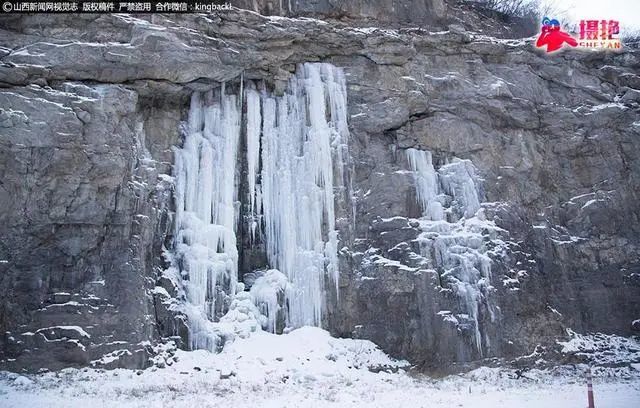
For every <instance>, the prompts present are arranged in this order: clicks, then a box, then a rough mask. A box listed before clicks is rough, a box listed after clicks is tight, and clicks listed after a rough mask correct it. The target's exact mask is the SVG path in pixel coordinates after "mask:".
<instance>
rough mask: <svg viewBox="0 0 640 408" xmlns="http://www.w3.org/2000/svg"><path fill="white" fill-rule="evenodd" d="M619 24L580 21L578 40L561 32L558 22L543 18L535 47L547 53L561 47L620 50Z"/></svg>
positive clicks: (613, 21) (607, 21) (605, 21)
mask: <svg viewBox="0 0 640 408" xmlns="http://www.w3.org/2000/svg"><path fill="white" fill-rule="evenodd" d="M619 33H620V24H619V23H618V21H616V20H581V21H580V38H579V39H578V38H576V37H574V36H572V35H571V34H569V33H567V32H565V31H562V29H561V28H560V22H559V21H558V20H556V19H555V18H554V19H549V17H545V18H544V19H543V20H542V28H541V29H540V35H539V36H538V40H537V41H536V47H538V48H545V47H546V51H547V52H555V51H558V50H560V49H561V48H562V47H564V46H565V44H566V45H567V46H570V47H577V48H579V49H583V50H584V49H589V50H603V49H605V50H613V51H616V50H620V49H621V48H622V42H621V41H620V39H619V38H617V36H618V34H619Z"/></svg>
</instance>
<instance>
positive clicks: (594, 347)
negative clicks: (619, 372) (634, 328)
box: [558, 329, 640, 368]
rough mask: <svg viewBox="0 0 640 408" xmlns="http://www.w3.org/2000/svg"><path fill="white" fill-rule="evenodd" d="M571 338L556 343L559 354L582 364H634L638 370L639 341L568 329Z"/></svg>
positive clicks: (639, 359)
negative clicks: (577, 360)
mask: <svg viewBox="0 0 640 408" xmlns="http://www.w3.org/2000/svg"><path fill="white" fill-rule="evenodd" d="M567 334H569V336H571V338H570V339H569V340H567V341H558V344H559V345H560V346H561V347H562V349H561V353H562V354H565V355H568V356H575V357H577V358H578V359H580V360H583V361H584V362H588V363H590V364H595V365H602V366H625V365H629V364H635V365H636V366H637V367H638V368H640V364H639V363H640V339H638V338H637V337H621V336H616V335H611V334H604V333H595V334H579V333H576V332H574V331H572V330H570V329H568V330H567Z"/></svg>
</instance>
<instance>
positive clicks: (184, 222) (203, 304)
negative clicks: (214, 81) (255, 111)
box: [174, 91, 240, 349]
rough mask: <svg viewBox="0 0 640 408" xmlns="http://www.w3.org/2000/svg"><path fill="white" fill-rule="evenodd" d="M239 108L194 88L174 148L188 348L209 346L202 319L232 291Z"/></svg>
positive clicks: (214, 315)
mask: <svg viewBox="0 0 640 408" xmlns="http://www.w3.org/2000/svg"><path fill="white" fill-rule="evenodd" d="M239 134H240V112H239V110H238V106H237V104H236V97H235V96H228V95H225V94H224V91H223V92H222V94H221V95H220V100H219V102H217V101H216V102H213V94H212V93H211V92H209V93H208V94H205V95H202V94H199V93H194V95H193V96H192V98H191V107H190V110H189V120H188V126H187V131H186V135H185V142H184V146H183V148H182V149H176V152H175V153H176V166H175V169H174V171H175V174H176V237H177V238H176V241H175V252H176V262H177V263H178V265H180V266H181V270H182V274H183V277H184V278H185V282H184V283H185V291H186V295H187V301H188V303H189V305H188V307H187V313H188V315H189V316H188V317H189V337H190V343H191V344H190V346H191V348H208V349H214V348H215V347H216V344H217V339H216V335H215V334H212V333H210V332H209V326H208V325H207V322H208V321H210V320H212V321H213V320H217V319H218V318H219V317H220V316H221V315H222V314H224V312H225V311H226V305H227V304H228V303H230V300H231V298H232V297H233V295H234V294H235V290H236V284H237V280H238V277H237V262H238V253H237V248H236V235H235V229H234V228H235V223H234V219H235V215H234V201H235V194H236V192H235V177H234V175H235V168H236V156H237V149H238V138H239Z"/></svg>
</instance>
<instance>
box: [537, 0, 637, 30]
mask: <svg viewBox="0 0 640 408" xmlns="http://www.w3.org/2000/svg"><path fill="white" fill-rule="evenodd" d="M543 2H544V3H545V4H549V5H551V6H552V7H553V9H556V10H559V11H560V14H561V15H560V16H558V17H557V18H559V19H560V20H561V23H563V24H564V23H565V22H564V21H562V19H563V17H564V16H563V14H564V15H566V16H568V18H569V19H570V20H573V21H572V22H573V23H576V22H579V21H580V20H581V19H590V20H596V19H597V20H602V19H605V20H610V19H611V20H618V21H619V22H620V30H621V31H635V30H640V0H543ZM549 17H550V18H553V17H556V16H549ZM567 23H569V22H567Z"/></svg>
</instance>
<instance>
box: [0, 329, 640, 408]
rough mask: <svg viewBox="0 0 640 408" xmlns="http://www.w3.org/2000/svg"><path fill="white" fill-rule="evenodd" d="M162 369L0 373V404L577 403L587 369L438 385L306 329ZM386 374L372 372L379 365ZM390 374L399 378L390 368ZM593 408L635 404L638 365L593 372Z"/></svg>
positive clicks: (639, 400) (503, 373) (493, 373)
mask: <svg viewBox="0 0 640 408" xmlns="http://www.w3.org/2000/svg"><path fill="white" fill-rule="evenodd" d="M175 357H176V360H177V361H175V362H173V359H170V362H171V365H168V366H166V367H165V368H157V367H153V368H149V369H147V370H144V371H134V370H123V369H118V370H111V371H107V370H99V369H89V368H86V369H81V370H76V369H66V370H62V371H60V372H52V373H44V374H39V375H33V376H31V375H30V376H19V375H17V374H14V373H7V372H2V373H0V406H2V407H7V408H8V407H20V408H27V407H121V408H126V407H150V406H153V407H165V406H166V407H218V406H225V407H233V408H242V407H329V406H330V407H361V406H365V407H411V408H418V407H447V408H452V407H474V408H482V407H492V408H493V407H519V408H528V407H544V408H555V407H558V408H560V407H562V408H568V407H581V408H584V407H585V406H586V405H587V399H586V384H585V379H584V375H583V370H584V368H585V367H568V366H565V367H559V368H556V369H553V370H530V371H527V372H526V374H525V375H526V378H516V377H517V376H516V375H515V372H514V371H513V370H509V369H500V368H480V369H477V370H474V371H472V372H470V373H467V374H464V375H455V376H449V377H446V378H443V379H438V380H435V379H430V378H428V377H425V376H420V375H412V374H408V373H407V372H405V371H404V370H402V369H399V370H398V369H397V368H399V367H403V366H405V365H406V363H405V362H402V361H394V360H392V359H390V358H389V357H388V356H386V355H385V354H384V353H383V352H381V351H380V350H379V349H378V348H377V347H376V346H375V345H374V344H373V343H371V342H369V341H365V340H350V339H335V338H331V337H330V336H329V334H328V333H327V332H326V331H323V330H321V329H318V328H310V327H304V328H301V329H298V330H294V331H293V332H291V333H289V334H287V335H282V336H276V335H273V334H269V333H266V332H258V333H254V334H253V335H252V336H251V337H249V338H247V339H239V340H237V341H236V342H235V343H233V344H230V345H229V346H227V347H226V348H225V350H224V351H223V352H222V353H220V354H211V353H209V352H206V351H194V352H182V351H178V352H176V354H175ZM383 368H384V369H386V371H388V372H385V371H384V370H383V371H380V372H377V373H376V372H372V370H371V369H373V371H378V370H380V369H383ZM393 371H397V372H395V373H394V372H393ZM594 375H595V378H594V391H595V403H596V407H598V408H606V407H611V408H613V407H615V408H624V407H629V408H632V407H640V365H632V366H631V368H629V367H625V368H616V369H613V368H607V369H605V368H596V369H594Z"/></svg>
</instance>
